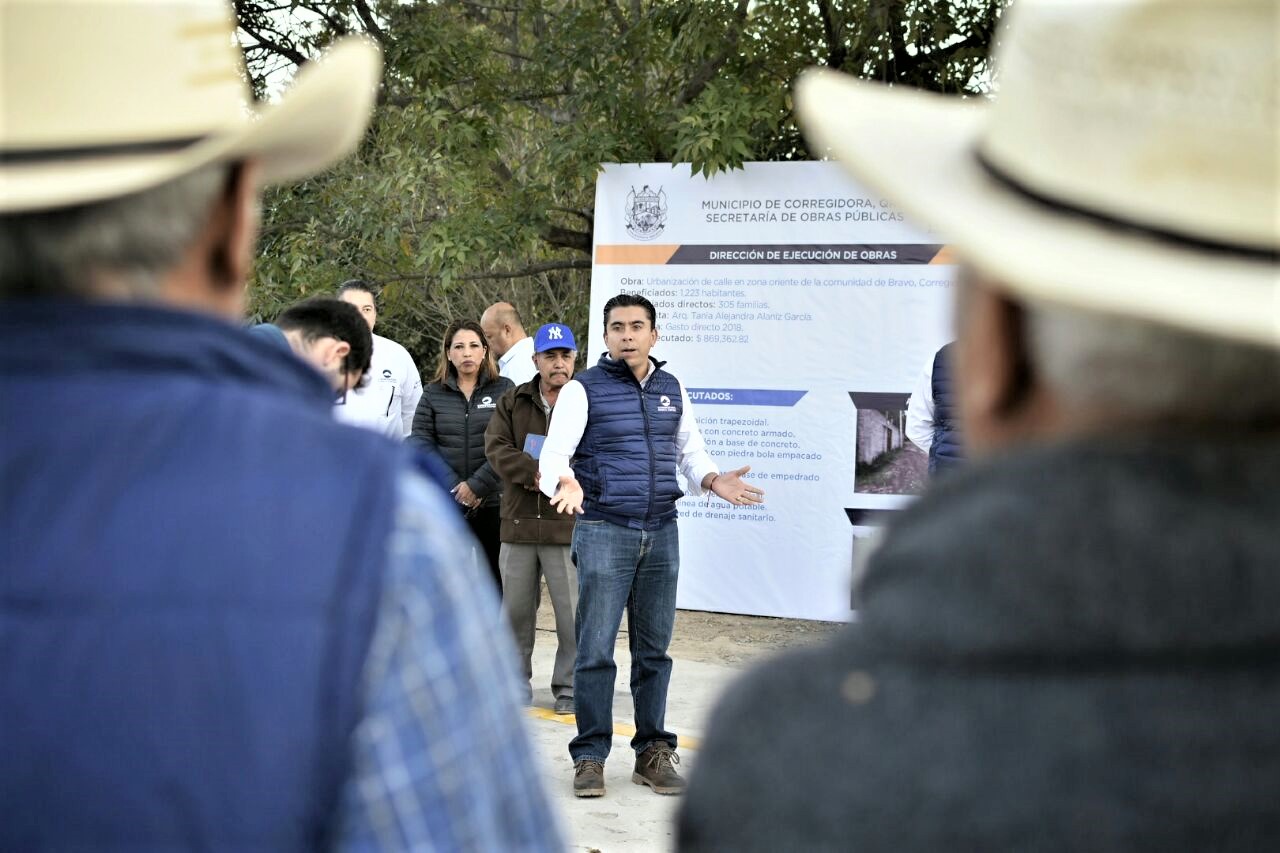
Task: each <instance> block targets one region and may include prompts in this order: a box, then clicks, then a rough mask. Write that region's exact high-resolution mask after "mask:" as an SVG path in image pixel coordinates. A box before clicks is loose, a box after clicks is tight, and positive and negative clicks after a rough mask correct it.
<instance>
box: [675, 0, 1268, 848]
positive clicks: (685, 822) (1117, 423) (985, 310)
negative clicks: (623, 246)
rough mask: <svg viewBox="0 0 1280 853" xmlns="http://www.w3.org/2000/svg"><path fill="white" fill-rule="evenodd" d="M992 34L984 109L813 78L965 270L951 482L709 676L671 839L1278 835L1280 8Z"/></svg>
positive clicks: (1247, 844) (1033, 2) (1166, 8)
mask: <svg viewBox="0 0 1280 853" xmlns="http://www.w3.org/2000/svg"><path fill="white" fill-rule="evenodd" d="M1004 27H1005V28H1004V31H1003V33H1002V34H1001V37H1000V38H999V39H998V40H997V43H998V44H999V45H1000V47H999V50H998V53H997V56H996V59H997V61H998V74H997V75H996V76H995V79H996V80H998V81H999V82H998V91H997V92H996V96H995V99H994V101H993V102H991V103H989V104H982V105H972V104H968V103H965V102H962V101H960V100H958V99H954V98H946V97H942V96H936V95H928V94H925V93H921V92H914V91H910V90H905V89H904V88H903V87H894V88H892V89H889V88H885V87H883V86H879V85H877V84H871V83H862V82H858V81H854V80H851V79H848V78H846V77H843V76H841V75H839V74H835V73H832V72H829V71H822V72H812V73H810V74H807V75H805V77H804V79H802V80H801V82H800V85H799V87H798V92H797V108H798V115H799V117H800V124H801V126H802V128H803V129H804V130H805V132H806V133H807V134H808V136H809V139H810V140H811V141H812V143H813V144H814V151H815V153H817V154H826V153H828V152H829V153H831V154H832V155H834V156H835V157H837V158H839V159H840V160H841V161H842V162H843V163H844V164H845V166H846V167H847V168H848V169H849V171H850V172H852V173H853V174H854V175H855V176H856V177H857V178H858V179H860V180H862V181H864V182H865V183H866V184H867V185H868V186H870V187H872V188H874V189H875V190H877V191H879V192H880V193H882V194H883V195H884V196H886V197H887V198H889V199H890V200H892V201H894V202H896V203H898V204H899V205H901V206H902V208H903V210H904V211H906V212H907V213H908V214H912V215H914V216H916V217H917V218H919V219H921V220H922V221H924V222H925V223H927V224H929V225H930V226H931V227H933V228H934V229H936V231H937V233H938V234H940V235H943V237H944V239H946V240H948V241H949V242H951V243H952V244H953V245H954V248H955V250H956V251H957V253H958V254H959V256H960V257H962V258H963V259H964V266H963V267H962V270H961V274H960V282H959V285H958V287H957V290H958V293H957V303H956V315H957V325H958V333H959V334H958V340H957V343H956V345H955V348H956V359H955V362H954V365H955V370H954V374H953V379H954V382H955V388H956V391H957V394H958V395H959V411H960V417H961V428H962V435H963V436H964V440H965V441H966V442H967V445H968V446H967V451H968V453H969V455H968V457H967V459H968V460H970V461H968V462H966V466H965V467H964V468H963V469H961V470H958V471H956V472H953V473H952V474H951V475H950V476H949V477H947V478H943V479H940V480H939V481H938V482H937V483H936V485H935V487H934V488H932V489H931V491H930V492H929V493H928V494H926V495H925V496H924V497H923V498H922V499H921V500H919V502H918V503H916V504H915V505H913V506H911V507H910V508H908V509H907V510H905V511H904V512H902V513H901V514H900V516H899V518H898V520H897V521H896V522H895V523H893V524H892V525H891V527H890V529H889V530H888V531H887V534H886V536H885V538H884V541H883V542H882V544H881V545H880V547H879V548H877V550H876V551H875V552H874V554H873V555H872V556H871V557H870V559H869V562H868V566H867V568H866V572H865V575H864V576H863V577H862V579H861V582H860V584H859V587H858V590H857V592H858V595H859V598H860V601H861V606H860V610H859V613H858V620H857V623H856V624H854V625H852V626H850V628H848V629H847V630H846V631H845V632H844V633H843V634H841V635H839V637H838V638H837V639H835V640H834V641H833V642H831V643H829V644H828V645H826V646H825V647H822V648H817V649H812V650H807V651H804V652H799V653H795V654H790V655H787V656H784V657H782V658H781V659H779V660H777V661H776V662H773V663H771V664H769V665H767V666H765V667H763V668H761V669H760V670H758V671H757V672H755V673H753V674H751V675H750V676H749V677H747V678H746V679H745V680H744V681H743V682H742V683H740V684H738V685H736V686H735V687H733V688H731V689H730V691H729V694H728V697H727V698H726V699H725V700H724V702H723V704H722V705H721V707H720V708H719V709H718V710H717V711H716V713H715V714H714V715H713V718H712V721H711V723H710V725H709V728H708V733H707V737H706V739H705V740H704V743H703V746H704V749H703V750H702V751H701V753H700V754H699V762H698V765H697V767H696V768H695V769H694V773H693V778H692V779H691V780H690V785H689V793H688V799H687V800H686V802H685V811H684V813H683V814H682V816H681V818H680V831H679V846H680V847H681V848H682V849H684V850H690V851H693V850H736V851H744V850H745V851H753V850H781V849H787V850H835V849H841V850H871V851H883V850H892V851H898V853H909V851H937V850H1019V851H1077V850H1089V851H1135V850H1160V851H1175V850H1188V851H1190V850H1196V851H1199V850H1214V851H1255V850H1275V849H1280V808H1278V807H1277V793H1276V792H1277V791H1280V726H1277V725H1276V719H1277V717H1278V716H1280V643H1278V642H1277V638H1280V537H1278V536H1277V531H1276V527H1277V522H1278V521H1280V489H1278V488H1277V484H1280V266H1278V265H1277V260H1278V259H1280V195H1278V192H1280V156H1278V155H1280V111H1278V109H1280V99H1278V98H1277V80H1280V64H1278V57H1280V51H1277V50H1276V34H1277V32H1280V6H1278V5H1277V4H1276V3H1275V2H1274V0H1233V2H1221V0H1109V2H1090V3H1063V2H1061V0H1020V2H1018V3H1014V4H1013V5H1012V6H1011V7H1010V8H1009V11H1008V12H1007V14H1006V20H1005V22H1004Z"/></svg>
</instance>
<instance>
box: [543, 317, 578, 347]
mask: <svg viewBox="0 0 1280 853" xmlns="http://www.w3.org/2000/svg"><path fill="white" fill-rule="evenodd" d="M577 348H578V345H577V344H576V343H575V342H574V340H573V332H572V331H571V330H570V329H569V327H568V326H566V325H564V324H562V323H548V324H547V325H545V326H543V327H542V328H540V329H538V333H537V334H536V335H534V336H533V351H534V352H546V351H547V350H549V349H571V350H576V349H577Z"/></svg>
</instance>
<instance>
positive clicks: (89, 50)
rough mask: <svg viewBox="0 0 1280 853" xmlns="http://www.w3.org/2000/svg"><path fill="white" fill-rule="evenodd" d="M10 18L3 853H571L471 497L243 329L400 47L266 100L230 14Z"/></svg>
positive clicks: (49, 11)
mask: <svg viewBox="0 0 1280 853" xmlns="http://www.w3.org/2000/svg"><path fill="white" fill-rule="evenodd" d="M0 20H2V21H3V26H4V30H5V49H4V51H3V52H2V53H0V80H3V81H4V98H5V105H4V115H5V119H4V121H3V123H0V150H3V151H4V157H3V158H0V187H3V191H2V192H0V398H3V399H4V401H5V407H6V409H5V411H6V413H8V412H22V413H24V417H21V418H18V417H7V416H6V417H5V418H3V419H0V483H3V486H2V487H0V767H3V768H4V772H3V773H2V774H0V803H3V804H4V807H3V811H4V815H3V818H0V850H89V849H103V850H105V849H120V850H122V849H125V848H128V849H131V850H196V849H199V850H227V851H233V850H235V851H239V850H273V851H304V850H331V849H340V850H341V849H360V850H387V849H459V850H464V849H465V850H515V849H521V850H525V849H537V850H560V849H563V846H562V843H561V841H560V839H559V838H558V835H557V831H556V826H555V820H554V816H553V815H552V814H551V813H550V811H549V804H548V803H547V802H546V800H545V798H544V796H543V794H542V791H541V789H540V787H539V784H538V780H537V777H536V775H535V774H534V772H533V770H532V768H531V766H530V760H529V745H528V743H527V742H526V739H525V736H524V734H523V726H522V722H521V719H520V716H519V709H518V706H517V695H518V694H517V692H516V684H517V682H516V678H515V673H514V667H513V659H512V658H513V655H512V652H511V649H510V648H509V644H508V643H505V642H503V638H504V637H505V636H506V632H505V631H504V630H502V629H501V628H500V627H499V626H500V625H501V622H500V615H499V612H498V609H497V602H496V600H495V599H494V597H493V596H492V595H490V594H489V593H488V591H487V589H486V586H485V584H484V583H483V582H482V581H481V580H480V579H479V578H478V577H477V576H475V575H474V574H473V573H472V572H471V571H469V570H468V569H466V568H465V567H466V566H468V565H469V563H468V560H467V552H468V550H469V549H468V542H467V537H466V534H465V532H464V528H463V526H462V524H461V521H460V519H459V518H458V516H457V513H456V511H454V510H453V509H452V507H451V506H450V503H449V501H448V499H447V497H445V496H443V495H442V493H441V491H440V490H439V489H438V488H437V487H435V486H434V485H433V484H432V483H431V482H429V481H428V479H426V478H425V477H424V476H422V475H421V474H420V473H419V471H418V469H419V466H418V464H417V462H416V461H415V460H414V459H413V458H412V457H411V456H409V455H408V451H407V450H405V449H404V448H402V447H399V446H397V445H395V444H393V443H391V442H385V441H381V440H377V439H375V438H373V437H371V436H369V435H368V434H367V433H363V432H361V431H358V430H355V429H352V428H350V427H346V426H343V425H341V424H338V423H335V422H334V420H333V417H332V401H333V391H332V389H331V388H330V387H329V386H328V385H327V384H326V381H325V380H324V378H322V377H321V376H320V375H319V374H318V373H316V372H315V371H313V370H312V369H311V368H310V367H308V366H307V365H306V364H304V363H303V362H302V361H300V360H298V359H297V358H295V357H294V356H293V355H292V354H291V353H288V352H286V351H285V350H284V348H283V347H281V346H279V345H278V343H275V344H273V343H271V342H270V341H267V340H263V339H261V338H259V337H255V336H254V335H252V334H250V333H249V332H247V331H245V330H243V329H241V328H239V326H238V321H239V320H240V318H241V316H242V312H243V309H244V302H245V283H246V280H247V277H248V275H249V266H250V262H251V259H252V257H253V251H254V243H255V237H256V229H257V222H258V205H259V196H260V187H261V185H262V183H263V182H280V181H285V180H289V179H294V178H300V177H303V176H305V175H308V174H311V173H313V172H315V171H317V170H319V169H322V168H324V167H325V166H326V165H328V164H329V163H331V162H333V161H334V160H336V159H337V158H339V157H341V156H342V155H344V154H345V153H346V152H348V151H350V150H351V149H352V148H353V147H354V146H355V144H356V142H357V141H358V140H359V139H360V137H361V135H362V134H363V132H364V128H365V126H366V124H367V121H368V117H369V112H370V107H371V103H372V100H373V96H374V91H375V88H376V85H377V81H378V77H379V64H380V63H379V57H378V53H377V51H376V50H375V49H374V48H373V47H372V46H370V45H369V44H367V43H365V42H362V41H354V42H342V43H339V44H336V45H334V46H333V47H332V48H331V49H330V50H329V52H328V53H327V55H326V56H324V57H323V58H321V59H319V60H317V61H315V62H313V63H309V64H308V65H307V66H306V67H305V68H303V69H302V70H301V71H300V72H299V75H298V78H297V80H296V84H295V85H294V87H293V88H292V89H291V91H289V92H287V93H286V94H285V95H284V96H283V97H282V99H281V100H280V101H279V102H278V103H276V104H274V105H272V106H269V107H266V108H264V109H261V110H259V111H257V115H254V111H252V110H250V109H249V108H248V92H247V90H246V87H245V84H244V74H243V69H242V68H241V64H240V51H239V48H238V47H237V46H236V43H235V41H234V39H233V38H232V35H231V34H232V31H233V29H234V26H235V22H234V20H233V18H232V15H231V9H230V4H228V3H225V2H222V0H189V2H185V3H154V2H144V0H118V2H110V3H85V2H83V0H39V2H36V0H6V2H4V3H3V6H0ZM66 45H74V46H75V49H74V50H70V51H69V50H65V49H63V48H65V46H66Z"/></svg>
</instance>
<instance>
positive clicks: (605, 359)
mask: <svg viewBox="0 0 1280 853" xmlns="http://www.w3.org/2000/svg"><path fill="white" fill-rule="evenodd" d="M649 361H651V362H653V369H654V370H655V371H656V370H661V369H662V368H663V367H664V366H665V365H666V362H665V361H658V360H657V359H656V358H654V357H653V356H649ZM596 366H597V367H599V368H600V369H601V370H603V371H604V372H605V373H608V374H610V375H611V376H616V377H618V378H619V379H630V380H631V381H632V382H635V383H637V384H639V380H637V379H636V375H635V374H634V373H632V372H631V368H630V367H628V366H627V363H626V362H625V361H623V360H622V359H620V358H614V357H613V356H611V355H609V353H607V352H606V353H602V354H601V356H600V360H599V361H598V362H596ZM649 375H650V376H652V375H653V373H650V374H649Z"/></svg>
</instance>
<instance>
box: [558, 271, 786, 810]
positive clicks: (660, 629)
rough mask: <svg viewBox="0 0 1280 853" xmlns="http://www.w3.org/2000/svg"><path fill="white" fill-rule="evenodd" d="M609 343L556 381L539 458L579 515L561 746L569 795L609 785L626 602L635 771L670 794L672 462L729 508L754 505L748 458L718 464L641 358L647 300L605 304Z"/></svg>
mask: <svg viewBox="0 0 1280 853" xmlns="http://www.w3.org/2000/svg"><path fill="white" fill-rule="evenodd" d="M604 325H605V331H604V342H605V346H606V347H607V348H608V350H609V352H608V354H607V355H603V356H601V358H600V361H599V362H598V363H597V364H596V366H595V367H592V368H590V369H589V370H586V371H584V372H582V373H581V374H579V375H578V377H577V378H576V379H574V380H572V381H570V382H569V383H567V384H566V385H565V386H564V388H563V389H562V390H561V391H560V398H559V400H558V401H557V402H556V416H555V418H553V419H552V421H551V426H550V429H549V430H548V435H547V441H546V443H545V444H544V445H543V448H542V456H541V458H540V459H539V476H540V481H539V485H540V488H541V489H542V490H543V492H545V493H546V494H547V495H548V496H551V498H552V501H551V503H552V505H553V506H555V507H556V508H557V510H559V511H560V512H564V513H579V514H581V516H582V517H581V518H579V519H578V523H577V525H575V527H574V531H573V544H572V555H573V561H574V564H575V565H576V566H577V569H578V614H577V624H576V631H577V640H578V655H577V658H576V660H575V662H574V670H573V689H574V711H575V714H576V715H577V724H578V736H577V737H575V738H574V739H573V741H572V742H571V743H570V744H569V754H570V755H571V756H572V757H573V762H574V779H573V792H574V794H575V795H576V796H579V797H599V796H602V795H603V794H604V763H605V760H606V759H607V758H608V757H609V748H610V746H611V745H612V742H613V685H614V679H615V677H616V674H617V667H616V665H615V664H614V660H613V647H614V642H615V640H616V638H617V634H618V628H619V626H620V624H621V622H622V613H623V611H624V610H625V611H626V612H627V626H628V637H629V640H630V647H631V699H632V702H633V703H634V705H635V722H636V734H635V737H634V738H632V739H631V747H632V749H634V750H635V753H636V763H635V770H634V772H633V773H632V775H631V780H632V781H633V782H635V783H637V784H642V785H648V786H649V787H650V788H652V789H653V790H654V791H656V792H657V793H659V794H678V793H680V792H681V791H682V790H683V789H684V779H683V778H681V776H680V775H679V773H677V772H676V769H675V765H676V764H677V763H679V760H680V759H679V757H678V756H677V755H676V752H675V749H676V736H675V734H674V733H673V732H670V731H667V730H666V728H665V724H664V718H665V716H666V710H667V686H668V684H669V682H670V681H671V658H670V657H669V656H668V655H667V646H668V645H669V644H670V642H671V630H672V627H673V625H674V624H675V615H676V580H677V577H678V574H679V570H680V542H679V536H678V533H677V529H676V501H677V500H678V499H679V498H681V497H682V496H683V494H684V493H683V492H682V491H681V489H680V485H679V481H678V480H677V479H676V472H677V470H679V471H680V473H681V474H683V475H684V478H685V480H686V481H687V482H688V483H689V486H690V488H692V489H694V490H695V492H696V494H706V493H707V492H714V493H715V494H717V495H719V496H720V497H721V498H723V499H724V500H726V501H728V502H729V503H731V504H734V505H735V506H744V505H750V504H758V503H760V502H761V501H763V500H764V492H763V491H761V490H760V489H759V488H757V487H755V486H753V485H751V484H749V483H747V482H746V481H744V480H743V479H742V475H743V474H745V473H747V471H748V470H749V469H748V467H742V468H739V469H738V470H736V471H730V472H728V473H724V474H722V473H720V472H719V471H718V470H717V468H716V466H715V463H714V462H712V460H711V457H710V455H708V453H707V450H706V447H705V445H704V444H703V441H702V434H701V433H700V432H699V431H698V424H697V422H696V421H695V420H694V417H693V407H692V406H691V405H690V403H689V395H688V394H687V393H686V392H685V389H684V386H683V385H681V383H680V382H679V380H677V379H676V378H675V377H674V376H672V375H671V374H670V373H668V372H667V371H665V370H663V369H662V368H663V364H664V362H660V361H657V360H656V359H653V358H650V356H649V351H650V350H651V349H652V348H653V345H654V344H656V343H657V342H658V328H657V316H656V312H655V311H654V308H653V304H652V303H651V302H650V301H649V300H648V299H645V298H644V297H643V296H637V295H632V294H625V293H624V294H619V295H618V296H615V297H613V298H612V299H610V300H609V301H608V302H607V303H605V306H604Z"/></svg>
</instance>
